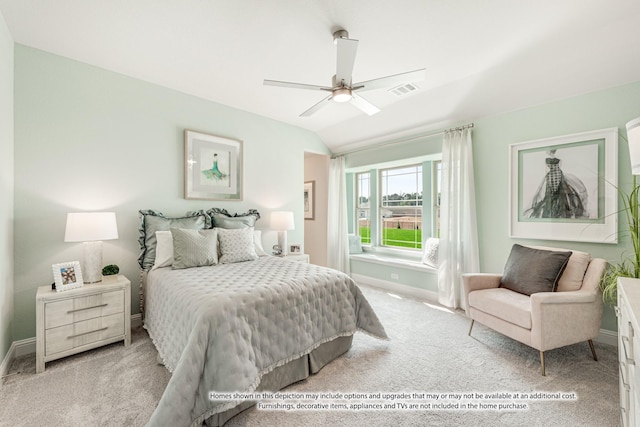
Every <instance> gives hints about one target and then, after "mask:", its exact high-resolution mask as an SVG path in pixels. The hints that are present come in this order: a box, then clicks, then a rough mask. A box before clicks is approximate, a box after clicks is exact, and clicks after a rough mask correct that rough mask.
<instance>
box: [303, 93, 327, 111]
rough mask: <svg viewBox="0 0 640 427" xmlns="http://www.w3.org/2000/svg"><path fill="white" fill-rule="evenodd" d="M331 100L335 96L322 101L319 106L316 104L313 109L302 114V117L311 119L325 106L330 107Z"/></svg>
mask: <svg viewBox="0 0 640 427" xmlns="http://www.w3.org/2000/svg"><path fill="white" fill-rule="evenodd" d="M331 98H333V94H331V95H329V96H327V97H326V98H325V99H323V100H322V101H320V102H318V103H317V104H315V105H314V106H313V107H311V108H309V109H308V110H307V111H305V112H304V113H302V114H300V117H309V116H310V115H312V114H314V113H315V112H317V111H318V110H320V109H321V108H322V107H324V106H325V105H329V104H330V103H331Z"/></svg>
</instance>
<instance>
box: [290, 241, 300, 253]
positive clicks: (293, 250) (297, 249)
mask: <svg viewBox="0 0 640 427" xmlns="http://www.w3.org/2000/svg"><path fill="white" fill-rule="evenodd" d="M289 253H290V254H301V253H302V245H300V244H298V243H294V244H292V245H289Z"/></svg>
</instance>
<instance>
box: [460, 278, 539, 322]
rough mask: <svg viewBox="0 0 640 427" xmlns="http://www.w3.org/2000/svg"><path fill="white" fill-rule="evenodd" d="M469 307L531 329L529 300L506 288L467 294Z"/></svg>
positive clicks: (525, 296) (527, 297)
mask: <svg viewBox="0 0 640 427" xmlns="http://www.w3.org/2000/svg"><path fill="white" fill-rule="evenodd" d="M468 303H469V306H470V307H473V308H475V309H477V310H480V311H483V312H485V313H488V314H490V315H492V316H495V317H498V318H500V319H502V320H504V321H507V322H509V323H513V324H514V325H518V326H520V327H523V328H525V329H531V298H529V296H528V295H524V294H520V293H517V292H512V291H510V290H509V289H506V288H492V289H482V290H479V291H473V292H470V293H469V301H468Z"/></svg>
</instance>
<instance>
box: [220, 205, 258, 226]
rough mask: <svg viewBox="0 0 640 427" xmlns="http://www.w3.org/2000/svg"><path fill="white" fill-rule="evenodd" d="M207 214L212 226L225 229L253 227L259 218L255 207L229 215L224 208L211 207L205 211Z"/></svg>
mask: <svg viewBox="0 0 640 427" xmlns="http://www.w3.org/2000/svg"><path fill="white" fill-rule="evenodd" d="M207 215H209V216H210V217H211V220H212V222H213V224H212V227H217V228H226V229H232V228H247V227H254V226H255V225H256V221H257V220H259V219H260V214H259V213H258V211H257V210H255V209H250V210H249V211H248V212H245V213H242V214H233V215H231V214H230V213H229V212H227V210H226V209H219V208H211V209H209V210H208V211H207Z"/></svg>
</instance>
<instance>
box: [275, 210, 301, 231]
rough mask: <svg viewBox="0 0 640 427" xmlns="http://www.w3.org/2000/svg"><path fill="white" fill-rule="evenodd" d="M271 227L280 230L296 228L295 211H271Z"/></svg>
mask: <svg viewBox="0 0 640 427" xmlns="http://www.w3.org/2000/svg"><path fill="white" fill-rule="evenodd" d="M271 228H272V229H274V230H278V231H284V230H294V229H295V224H294V222H293V212H290V211H275V212H271Z"/></svg>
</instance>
